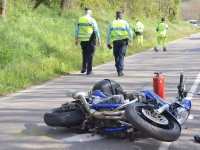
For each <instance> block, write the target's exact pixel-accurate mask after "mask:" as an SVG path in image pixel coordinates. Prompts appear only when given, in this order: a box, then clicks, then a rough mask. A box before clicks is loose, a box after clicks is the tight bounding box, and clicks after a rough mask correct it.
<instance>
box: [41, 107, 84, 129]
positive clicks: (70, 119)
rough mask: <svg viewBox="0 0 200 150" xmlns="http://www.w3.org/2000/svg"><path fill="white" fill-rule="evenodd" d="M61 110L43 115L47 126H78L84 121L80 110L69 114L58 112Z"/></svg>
mask: <svg viewBox="0 0 200 150" xmlns="http://www.w3.org/2000/svg"><path fill="white" fill-rule="evenodd" d="M59 109H61V108H57V109H55V110H53V111H52V112H51V113H45V114H44V122H45V123H46V124H47V125H48V126H61V127H72V126H76V125H80V124H81V123H83V121H84V115H83V113H82V111H81V110H80V109H75V110H73V111H69V112H62V111H59Z"/></svg>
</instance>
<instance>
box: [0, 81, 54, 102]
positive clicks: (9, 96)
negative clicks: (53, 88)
mask: <svg viewBox="0 0 200 150" xmlns="http://www.w3.org/2000/svg"><path fill="white" fill-rule="evenodd" d="M52 83H54V82H47V83H44V84H41V85H38V86H33V87H31V88H28V89H26V90H21V91H18V92H16V93H12V94H10V95H8V96H4V97H1V98H0V101H4V100H7V99H9V98H11V97H15V96H19V95H21V94H23V93H27V92H31V91H33V90H34V89H38V88H42V87H44V86H46V85H49V84H52Z"/></svg>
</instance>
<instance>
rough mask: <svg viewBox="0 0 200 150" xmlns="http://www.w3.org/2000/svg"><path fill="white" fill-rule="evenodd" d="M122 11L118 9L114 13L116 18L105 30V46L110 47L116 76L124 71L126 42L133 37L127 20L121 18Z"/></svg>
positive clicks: (121, 74)
mask: <svg viewBox="0 0 200 150" xmlns="http://www.w3.org/2000/svg"><path fill="white" fill-rule="evenodd" d="M122 17H123V11H121V10H118V11H117V13H116V20H114V21H112V22H111V23H110V24H109V27H108V32H107V47H108V48H109V49H112V45H111V43H113V55H114V57H115V67H116V69H117V73H118V76H123V75H124V73H123V72H122V71H123V70H124V56H125V55H126V47H127V45H128V42H131V41H132V39H133V33H132V30H131V28H130V27H129V24H128V22H127V21H125V20H123V19H122Z"/></svg>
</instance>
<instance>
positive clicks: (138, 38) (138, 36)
mask: <svg viewBox="0 0 200 150" xmlns="http://www.w3.org/2000/svg"><path fill="white" fill-rule="evenodd" d="M137 43H138V45H139V44H140V35H139V34H137Z"/></svg>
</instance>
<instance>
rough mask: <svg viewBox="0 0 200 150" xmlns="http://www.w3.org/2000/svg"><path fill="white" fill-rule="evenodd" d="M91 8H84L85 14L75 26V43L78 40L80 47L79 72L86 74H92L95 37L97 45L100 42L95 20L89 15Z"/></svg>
mask: <svg viewBox="0 0 200 150" xmlns="http://www.w3.org/2000/svg"><path fill="white" fill-rule="evenodd" d="M91 16H92V10H91V8H89V7H86V8H85V15H84V16H82V17H80V18H79V19H78V21H77V23H76V27H75V45H76V46H78V44H79V42H80V44H81V49H82V59H83V60H82V70H81V73H85V72H86V71H87V72H86V75H90V74H93V72H92V60H93V56H94V52H95V46H96V37H97V43H98V45H100V44H101V42H100V33H99V29H98V26H97V23H96V20H95V19H94V18H92V17H91Z"/></svg>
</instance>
